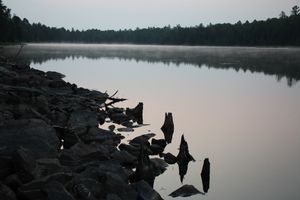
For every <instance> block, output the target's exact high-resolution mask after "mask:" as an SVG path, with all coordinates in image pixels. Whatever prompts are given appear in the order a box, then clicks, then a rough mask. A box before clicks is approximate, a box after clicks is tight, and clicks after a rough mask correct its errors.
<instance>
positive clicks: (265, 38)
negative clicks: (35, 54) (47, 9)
mask: <svg viewBox="0 0 300 200" xmlns="http://www.w3.org/2000/svg"><path fill="white" fill-rule="evenodd" d="M91 20H95V19H91ZM0 29H1V32H0V42H2V43H5V42H9V43H17V42H74V43H120V44H125V43H131V44H161V45H220V46H225V45H231V46H299V45H300V37H299V35H300V11H299V7H298V6H294V7H293V8H292V10H291V14H290V15H289V16H287V15H286V14H285V12H283V11H282V12H281V13H280V14H279V17H278V18H270V19H267V20H264V21H257V20H254V21H253V22H251V23H250V22H248V21H246V22H245V23H242V22H240V21H239V22H237V23H235V24H230V23H223V24H215V25H212V24H209V25H207V26H204V25H202V24H199V25H197V26H193V27H181V26H180V25H177V26H175V27H171V26H165V27H163V28H157V27H149V28H136V29H135V30H131V29H125V30H118V31H115V30H98V29H89V30H82V31H79V30H74V29H72V30H67V29H65V28H56V27H49V26H46V25H43V24H41V23H30V22H29V21H28V20H27V19H26V18H24V19H21V18H20V17H18V16H16V15H13V16H12V15H11V12H10V9H9V8H7V7H6V6H5V5H4V4H3V3H2V0H0Z"/></svg>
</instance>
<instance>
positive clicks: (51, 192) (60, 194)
mask: <svg viewBox="0 0 300 200" xmlns="http://www.w3.org/2000/svg"><path fill="white" fill-rule="evenodd" d="M42 190H43V191H44V192H45V193H46V194H47V200H75V198H74V197H73V195H72V194H71V193H69V192H68V191H67V190H66V188H65V187H64V186H63V185H62V184H61V183H59V182H57V181H51V182H49V183H47V184H46V185H45V186H44V187H43V189H42Z"/></svg>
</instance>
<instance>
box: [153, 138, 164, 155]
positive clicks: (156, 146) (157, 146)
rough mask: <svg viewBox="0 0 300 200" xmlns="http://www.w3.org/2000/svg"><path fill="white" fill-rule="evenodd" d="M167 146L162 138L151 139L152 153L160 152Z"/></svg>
mask: <svg viewBox="0 0 300 200" xmlns="http://www.w3.org/2000/svg"><path fill="white" fill-rule="evenodd" d="M166 146H167V143H166V141H165V140H164V139H160V140H156V139H155V138H153V139H152V141H151V146H150V149H151V151H152V152H153V153H154V154H161V153H162V152H163V151H164V150H165V147H166Z"/></svg>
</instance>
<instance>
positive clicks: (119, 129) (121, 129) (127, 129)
mask: <svg viewBox="0 0 300 200" xmlns="http://www.w3.org/2000/svg"><path fill="white" fill-rule="evenodd" d="M117 130H118V131H119V132H133V131H134V129H133V128H130V127H125V128H123V127H122V128H118V129H117Z"/></svg>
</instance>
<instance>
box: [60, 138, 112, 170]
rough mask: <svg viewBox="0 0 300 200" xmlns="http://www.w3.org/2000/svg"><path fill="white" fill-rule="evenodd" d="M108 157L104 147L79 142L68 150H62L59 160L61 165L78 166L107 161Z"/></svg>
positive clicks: (108, 153)
mask: <svg viewBox="0 0 300 200" xmlns="http://www.w3.org/2000/svg"><path fill="white" fill-rule="evenodd" d="M109 157H110V152H109V151H108V149H107V148H106V147H105V146H102V145H95V144H84V143H82V142H79V143H77V144H75V145H73V146H72V147H71V148H70V149H64V150H62V152H61V154H60V156H59V160H60V162H61V163H62V165H66V166H78V165H80V164H81V163H85V162H89V161H94V160H108V159H109Z"/></svg>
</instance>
